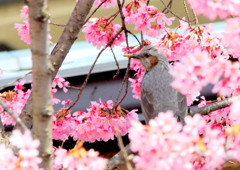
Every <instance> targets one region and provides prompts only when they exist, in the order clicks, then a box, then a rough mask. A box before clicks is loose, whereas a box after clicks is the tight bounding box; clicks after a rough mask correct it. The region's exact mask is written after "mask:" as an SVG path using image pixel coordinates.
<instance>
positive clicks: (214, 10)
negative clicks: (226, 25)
mask: <svg viewBox="0 0 240 170" xmlns="http://www.w3.org/2000/svg"><path fill="white" fill-rule="evenodd" d="M188 3H189V4H190V6H191V8H192V9H193V10H194V11H195V12H196V14H197V15H200V14H203V15H205V16H206V17H208V18H209V19H211V20H214V19H215V18H216V17H217V16H218V17H220V18H221V19H225V18H226V17H227V16H229V15H232V16H236V15H239V14H240V13H239V9H240V2H239V1H238V0H219V1H215V0H201V1H194V0H188Z"/></svg>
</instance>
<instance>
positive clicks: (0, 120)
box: [0, 110, 4, 132]
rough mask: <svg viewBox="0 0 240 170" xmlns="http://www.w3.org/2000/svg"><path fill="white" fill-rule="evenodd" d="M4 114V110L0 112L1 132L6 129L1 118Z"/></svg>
mask: <svg viewBox="0 0 240 170" xmlns="http://www.w3.org/2000/svg"><path fill="white" fill-rule="evenodd" d="M3 112H4V110H3V111H1V112H0V132H1V131H2V130H3V129H4V127H3V123H2V117H1V114H2V113H3Z"/></svg>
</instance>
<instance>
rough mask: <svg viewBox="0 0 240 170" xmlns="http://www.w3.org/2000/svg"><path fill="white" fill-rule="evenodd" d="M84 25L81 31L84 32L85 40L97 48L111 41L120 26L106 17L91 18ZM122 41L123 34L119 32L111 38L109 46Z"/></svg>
mask: <svg viewBox="0 0 240 170" xmlns="http://www.w3.org/2000/svg"><path fill="white" fill-rule="evenodd" d="M84 26H85V28H83V29H82V32H83V33H84V34H85V38H86V40H87V41H88V42H89V43H92V44H93V46H96V47H97V48H98V49H100V48H101V47H104V46H105V45H106V44H107V43H108V42H109V41H111V40H112V39H113V38H114V37H115V36H116V34H117V32H118V30H119V28H121V26H120V25H119V24H114V23H113V22H111V19H110V18H108V17H103V18H99V19H98V18H91V19H90V23H86V24H85V25H84ZM123 41H125V35H124V34H122V33H121V34H119V35H117V37H116V38H115V39H114V40H113V42H112V44H111V47H114V46H116V45H120V44H121V43H122V42H123Z"/></svg>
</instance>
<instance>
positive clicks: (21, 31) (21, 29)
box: [15, 6, 31, 44]
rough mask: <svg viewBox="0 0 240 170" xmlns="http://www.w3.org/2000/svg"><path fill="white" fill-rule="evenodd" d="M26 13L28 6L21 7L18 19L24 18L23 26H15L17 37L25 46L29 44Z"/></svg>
mask: <svg viewBox="0 0 240 170" xmlns="http://www.w3.org/2000/svg"><path fill="white" fill-rule="evenodd" d="M28 13H29V10H28V6H23V7H22V9H21V14H20V17H22V18H24V21H23V22H24V24H15V28H17V29H18V35H19V36H20V37H21V40H22V41H24V42H25V43H27V44H31V39H30V25H29V16H28Z"/></svg>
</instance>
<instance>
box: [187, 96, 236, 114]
mask: <svg viewBox="0 0 240 170" xmlns="http://www.w3.org/2000/svg"><path fill="white" fill-rule="evenodd" d="M236 100H240V95H239V96H234V97H231V98H227V99H224V100H221V101H217V102H214V103H210V104H208V105H206V106H203V107H200V108H197V109H194V110H191V111H190V115H195V114H197V113H198V114H201V115H207V114H208V113H210V112H213V111H216V110H219V109H222V108H225V107H228V106H230V105H231V104H232V103H233V102H234V101H236Z"/></svg>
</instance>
